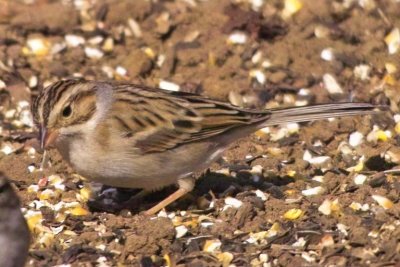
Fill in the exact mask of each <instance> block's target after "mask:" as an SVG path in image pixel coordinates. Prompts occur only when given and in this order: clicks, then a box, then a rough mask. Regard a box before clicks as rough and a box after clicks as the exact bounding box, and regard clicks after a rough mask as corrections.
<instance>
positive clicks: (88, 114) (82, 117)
mask: <svg viewBox="0 0 400 267" xmlns="http://www.w3.org/2000/svg"><path fill="white" fill-rule="evenodd" d="M75 109H76V110H77V112H76V113H75V114H77V115H76V117H74V118H72V119H73V121H72V123H71V124H81V123H85V122H87V121H88V120H90V119H91V118H92V117H93V115H94V113H95V112H96V96H94V95H92V96H87V97H85V98H81V99H77V100H75Z"/></svg>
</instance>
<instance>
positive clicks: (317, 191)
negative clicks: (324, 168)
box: [301, 186, 326, 196]
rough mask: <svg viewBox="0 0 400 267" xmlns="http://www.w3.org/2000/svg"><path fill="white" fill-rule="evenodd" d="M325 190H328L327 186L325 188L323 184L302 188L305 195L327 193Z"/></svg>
mask: <svg viewBox="0 0 400 267" xmlns="http://www.w3.org/2000/svg"><path fill="white" fill-rule="evenodd" d="M325 191H326V190H325V188H323V187H322V186H316V187H312V188H309V189H305V190H302V191H301V193H302V194H303V195H304V196H316V195H321V194H323V193H325Z"/></svg>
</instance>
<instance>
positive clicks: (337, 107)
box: [262, 102, 387, 127]
mask: <svg viewBox="0 0 400 267" xmlns="http://www.w3.org/2000/svg"><path fill="white" fill-rule="evenodd" d="M384 109H387V107H385V106H377V105H373V104H369V103H354V102H344V103H334V104H318V105H311V106H305V107H293V108H285V109H272V110H270V112H271V113H270V117H269V118H268V119H267V120H266V121H265V122H264V123H263V124H262V127H266V126H273V125H278V124H284V123H290V122H306V121H314V120H321V119H328V118H337V117H343V116H355V115H367V114H376V113H379V112H380V111H382V110H384Z"/></svg>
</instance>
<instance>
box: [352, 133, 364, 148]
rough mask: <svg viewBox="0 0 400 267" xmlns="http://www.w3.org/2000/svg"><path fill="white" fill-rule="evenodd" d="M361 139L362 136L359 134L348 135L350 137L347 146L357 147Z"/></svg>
mask: <svg viewBox="0 0 400 267" xmlns="http://www.w3.org/2000/svg"><path fill="white" fill-rule="evenodd" d="M363 138H364V135H363V134H362V133H360V132H354V133H352V134H350V137H349V144H350V145H351V146H352V147H356V146H359V145H361V144H362V142H363Z"/></svg>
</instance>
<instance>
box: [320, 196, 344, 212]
mask: <svg viewBox="0 0 400 267" xmlns="http://www.w3.org/2000/svg"><path fill="white" fill-rule="evenodd" d="M318 211H319V212H321V213H322V214H324V215H331V214H332V213H334V212H335V213H337V212H339V211H340V206H339V199H335V200H334V201H331V200H329V199H325V200H324V202H322V204H321V206H319V207H318Z"/></svg>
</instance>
